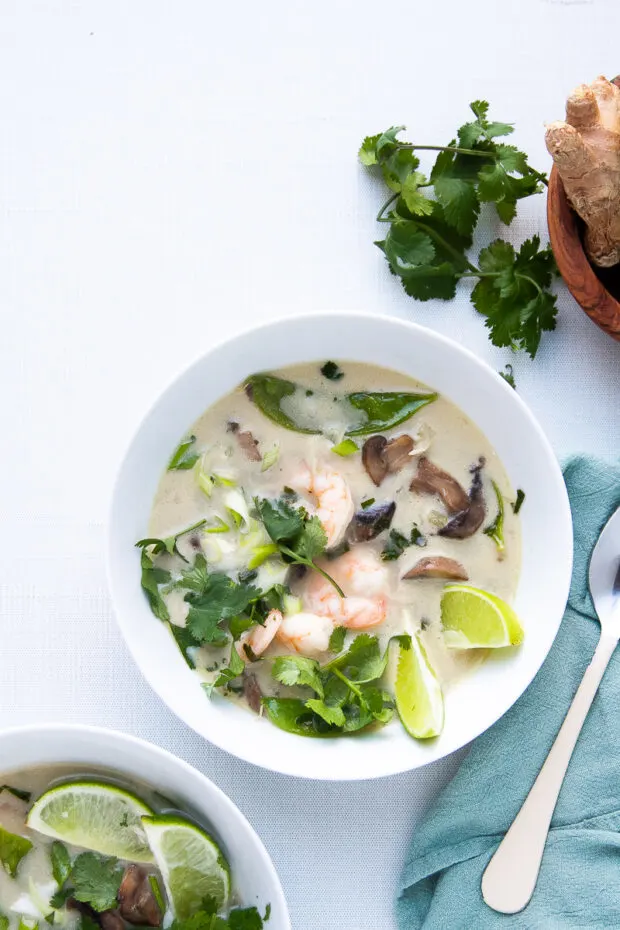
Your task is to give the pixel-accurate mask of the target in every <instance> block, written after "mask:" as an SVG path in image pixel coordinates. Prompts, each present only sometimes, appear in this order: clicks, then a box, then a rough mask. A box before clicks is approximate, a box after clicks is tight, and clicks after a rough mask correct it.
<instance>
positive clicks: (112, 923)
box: [67, 898, 125, 930]
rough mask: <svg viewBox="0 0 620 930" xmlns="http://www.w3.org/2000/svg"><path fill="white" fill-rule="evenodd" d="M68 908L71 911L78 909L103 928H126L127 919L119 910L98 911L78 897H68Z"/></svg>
mask: <svg viewBox="0 0 620 930" xmlns="http://www.w3.org/2000/svg"><path fill="white" fill-rule="evenodd" d="M67 908H68V909H69V910H70V911H78V912H79V913H80V914H83V915H84V916H85V917H89V918H90V919H91V921H92V922H93V923H94V924H96V925H98V926H99V927H101V930H125V921H124V920H123V918H122V917H121V915H120V914H119V912H118V911H102V912H101V913H99V911H96V910H95V909H94V908H93V907H91V906H90V904H86V903H85V902H84V901H78V900H77V899H76V898H67Z"/></svg>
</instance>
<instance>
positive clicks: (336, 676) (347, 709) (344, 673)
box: [263, 628, 393, 736]
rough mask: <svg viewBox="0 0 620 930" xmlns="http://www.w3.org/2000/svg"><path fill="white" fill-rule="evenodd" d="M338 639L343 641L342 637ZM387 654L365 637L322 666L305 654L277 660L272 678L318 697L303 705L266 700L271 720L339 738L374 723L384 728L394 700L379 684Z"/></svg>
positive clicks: (285, 726)
mask: <svg viewBox="0 0 620 930" xmlns="http://www.w3.org/2000/svg"><path fill="white" fill-rule="evenodd" d="M341 629H343V630H344V628H341ZM334 632H335V631H334ZM344 632H345V633H346V631H344ZM332 636H334V634H332ZM340 636H341V637H342V641H343V640H344V636H343V635H342V634H340ZM333 645H334V646H336V645H338V643H336V642H335V641H334V643H333ZM330 648H332V640H331V639H330ZM388 648H389V644H388ZM387 656H388V651H387V649H386V651H385V653H384V654H383V655H382V654H381V650H380V647H379V640H378V639H377V637H376V636H369V635H368V634H366V633H362V634H360V635H359V636H357V637H356V638H355V639H354V640H353V642H352V643H351V646H350V647H349V649H348V650H347V652H345V653H343V654H342V655H339V656H336V658H335V659H332V661H331V662H328V663H327V664H326V665H324V666H321V665H319V663H318V662H317V661H316V660H315V659H309V658H307V657H306V656H283V657H280V658H277V659H276V660H275V661H274V663H273V667H272V674H273V676H274V678H275V679H276V680H277V681H280V682H281V683H282V684H284V685H287V686H301V687H306V688H309V689H310V690H312V691H314V694H315V697H311V698H308V699H306V700H305V701H304V700H302V699H301V698H299V699H298V698H272V697H268V698H263V704H264V706H265V709H266V712H267V716H268V717H269V719H270V720H271V722H272V723H274V724H275V725H276V726H278V727H280V728H281V729H283V730H287V731H288V732H289V733H296V734H297V735H299V736H337V735H339V734H343V733H354V732H357V731H358V730H362V729H364V728H365V727H368V726H370V725H371V724H380V725H383V724H385V723H387V722H388V721H389V720H390V719H391V717H392V712H393V702H392V698H391V696H390V695H389V694H387V693H386V692H385V691H383V690H382V689H380V688H379V687H378V686H377V684H376V682H377V681H378V680H379V679H380V678H381V677H382V675H383V673H384V672H385V668H386V665H387Z"/></svg>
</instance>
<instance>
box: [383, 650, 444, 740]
mask: <svg viewBox="0 0 620 930" xmlns="http://www.w3.org/2000/svg"><path fill="white" fill-rule="evenodd" d="M409 639H410V640H411V644H410V645H407V640H405V642H403V641H402V640H401V642H400V645H399V647H398V648H399V654H398V666H397V669H396V687H395V689H394V690H395V695H396V709H397V710H398V713H399V716H400V719H401V720H402V723H403V726H404V728H405V730H406V731H407V733H409V735H410V736H414V737H415V738H416V739H430V738H431V737H433V736H439V734H440V733H441V731H442V730H443V718H444V709H443V695H442V693H441V686H440V684H439V682H438V681H437V676H436V675H435V672H434V671H433V669H432V666H431V664H430V662H429V661H428V656H427V655H426V650H425V649H424V646H423V645H422V642H421V641H420V636H419V634H418V633H415V634H414V635H413V636H411V637H409Z"/></svg>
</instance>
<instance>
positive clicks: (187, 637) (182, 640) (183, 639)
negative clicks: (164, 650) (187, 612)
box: [168, 623, 200, 668]
mask: <svg viewBox="0 0 620 930" xmlns="http://www.w3.org/2000/svg"><path fill="white" fill-rule="evenodd" d="M168 627H169V629H170V632H171V633H172V635H173V637H174V640H175V642H176V644H177V646H178V647H179V650H180V652H181V655H182V656H183V658H184V659H185V661H186V662H187V664H188V665H189V667H190V668H196V663H195V662H194V660H193V659H192V656H191V654H190V652H189V650H190V649H196V648H197V647H198V646H200V640H198V639H196V637H195V636H194V634H193V633H192V632H191V631H190V630H188V629H187V627H186V626H178V624H176V623H168Z"/></svg>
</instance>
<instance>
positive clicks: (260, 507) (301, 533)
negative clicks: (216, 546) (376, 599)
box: [254, 496, 344, 597]
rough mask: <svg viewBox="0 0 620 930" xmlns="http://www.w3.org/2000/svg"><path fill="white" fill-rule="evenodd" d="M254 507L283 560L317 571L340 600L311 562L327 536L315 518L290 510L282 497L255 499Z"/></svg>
mask: <svg viewBox="0 0 620 930" xmlns="http://www.w3.org/2000/svg"><path fill="white" fill-rule="evenodd" d="M254 504H255V506H256V510H257V512H258V516H259V519H260V520H261V521H262V523H263V526H264V527H265V529H266V531H267V533H268V535H269V536H270V538H271V539H272V540H273V542H274V543H275V545H276V546H277V547H278V549H279V551H280V553H281V555H282V557H283V558H284V560H285V561H287V562H290V563H291V564H294V565H304V566H305V567H306V568H310V569H312V570H313V571H315V572H318V573H319V575H322V576H323V578H325V579H327V581H329V582H330V584H332V585H333V586H334V588H335V589H336V591H337V592H338V594H339V595H340V597H344V591H343V590H342V588H341V587H340V585H339V584H337V582H335V581H334V579H333V578H332V577H331V575H328V574H327V572H326V571H325V570H324V569H322V568H321V567H320V566H319V565H317V564H316V562H315V559H317V558H318V557H319V556H320V555H323V553H324V552H325V550H326V548H327V535H326V533H325V530H324V529H323V526H322V524H321V521H320V520H319V518H318V517H316V516H312V517H311V516H310V515H309V514H308V512H307V511H306V510H305V509H304V508H303V507H292V506H291V504H290V503H289V501H288V500H287V499H286V497H284V496H282V497H279V498H277V499H276V500H268V499H266V498H263V499H260V498H256V499H255V501H254Z"/></svg>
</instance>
